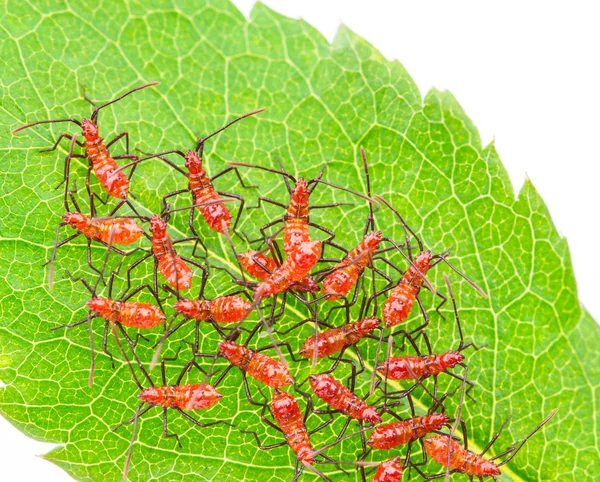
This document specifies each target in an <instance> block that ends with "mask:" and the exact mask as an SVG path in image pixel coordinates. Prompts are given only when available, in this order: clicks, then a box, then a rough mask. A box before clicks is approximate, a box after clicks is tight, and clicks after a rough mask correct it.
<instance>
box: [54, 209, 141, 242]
mask: <svg viewBox="0 0 600 482" xmlns="http://www.w3.org/2000/svg"><path fill="white" fill-rule="evenodd" d="M63 220H64V221H65V222H66V223H68V224H69V225H70V226H72V227H73V228H75V229H77V231H79V232H81V233H82V234H83V235H84V236H85V237H86V238H89V239H96V240H99V241H102V242H104V243H108V242H109V240H111V235H112V240H111V242H112V243H113V244H131V243H135V242H136V241H137V240H138V239H140V237H141V236H142V234H143V233H144V230H143V229H142V228H140V227H139V226H138V224H137V223H136V222H135V221H134V220H133V219H129V218H112V219H109V218H107V219H101V218H100V219H98V218H92V217H89V216H86V215H84V214H81V213H77V212H74V213H67V214H65V215H64V216H63ZM111 233H112V234H111Z"/></svg>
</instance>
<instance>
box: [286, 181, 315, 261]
mask: <svg viewBox="0 0 600 482" xmlns="http://www.w3.org/2000/svg"><path fill="white" fill-rule="evenodd" d="M308 195H309V192H308V187H307V184H306V181H305V180H304V179H302V178H300V179H298V181H297V182H296V186H295V187H294V189H293V191H292V193H291V196H290V204H289V205H288V209H287V220H286V223H285V227H284V229H283V250H284V251H285V252H286V254H287V255H288V256H289V255H290V253H291V252H292V251H293V250H294V249H296V248H297V247H298V246H300V245H301V244H302V243H306V242H308V241H310V233H309V229H308Z"/></svg>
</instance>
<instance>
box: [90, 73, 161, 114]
mask: <svg viewBox="0 0 600 482" xmlns="http://www.w3.org/2000/svg"><path fill="white" fill-rule="evenodd" d="M158 84H160V82H149V83H147V84H144V85H140V86H139V87H136V88H135V89H131V90H130V91H128V92H125V93H124V94H123V95H121V96H119V97H117V98H116V99H113V100H110V101H108V102H106V103H105V104H102V105H100V106H97V107H96V108H95V109H94V112H92V116H91V118H90V120H91V121H92V122H94V124H95V123H96V122H97V121H98V112H99V111H100V109H104V108H105V107H108V106H109V105H111V104H114V103H115V102H119V101H120V100H121V99H123V98H124V97H127V96H128V95H129V94H133V93H134V92H137V91H138V90H142V89H145V88H146V87H152V86H153V85H158ZM83 96H84V99H86V100H87V101H88V102H90V103H91V104H92V105H95V104H94V103H93V102H92V101H90V100H89V99H87V98H86V95H85V89H84V94H83Z"/></svg>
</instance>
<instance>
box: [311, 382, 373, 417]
mask: <svg viewBox="0 0 600 482" xmlns="http://www.w3.org/2000/svg"><path fill="white" fill-rule="evenodd" d="M308 379H309V380H310V386H311V387H312V389H313V392H315V395H317V397H319V398H320V399H321V400H323V401H324V402H325V403H326V404H327V405H330V406H331V407H333V408H335V409H336V410H339V411H341V412H342V413H344V414H346V415H348V416H349V417H352V418H356V419H358V420H366V421H367V422H371V423H380V422H381V415H379V414H378V413H377V411H376V410H375V409H374V408H372V407H370V406H369V405H367V404H366V403H365V402H364V401H363V400H361V399H360V398H359V397H357V396H356V395H354V393H352V392H351V391H350V390H348V389H347V388H346V387H345V386H344V385H342V384H341V383H340V382H338V381H337V380H336V379H335V378H333V377H332V376H331V375H327V374H322V375H310V376H309V377H308Z"/></svg>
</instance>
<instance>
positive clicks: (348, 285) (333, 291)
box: [323, 231, 381, 301]
mask: <svg viewBox="0 0 600 482" xmlns="http://www.w3.org/2000/svg"><path fill="white" fill-rule="evenodd" d="M380 242H381V231H373V232H372V233H369V234H367V235H366V236H365V237H364V239H363V240H362V242H361V243H360V244H359V245H358V246H357V247H356V248H354V249H353V250H352V251H350V252H349V253H348V255H347V256H346V257H345V258H344V260H343V261H342V262H341V263H338V264H337V265H336V266H335V267H334V269H335V271H333V272H331V273H330V274H328V275H327V276H326V277H325V279H324V280H323V295H326V296H327V298H326V299H328V300H330V301H331V300H339V299H340V298H341V297H342V296H345V295H347V294H348V292H349V291H350V290H351V289H352V287H353V286H354V285H355V284H356V282H357V281H358V277H359V276H360V274H361V273H362V272H363V270H364V269H365V268H366V267H367V265H368V264H369V263H370V262H371V258H372V256H373V253H374V252H375V251H376V250H377V248H378V247H379V243H380Z"/></svg>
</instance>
